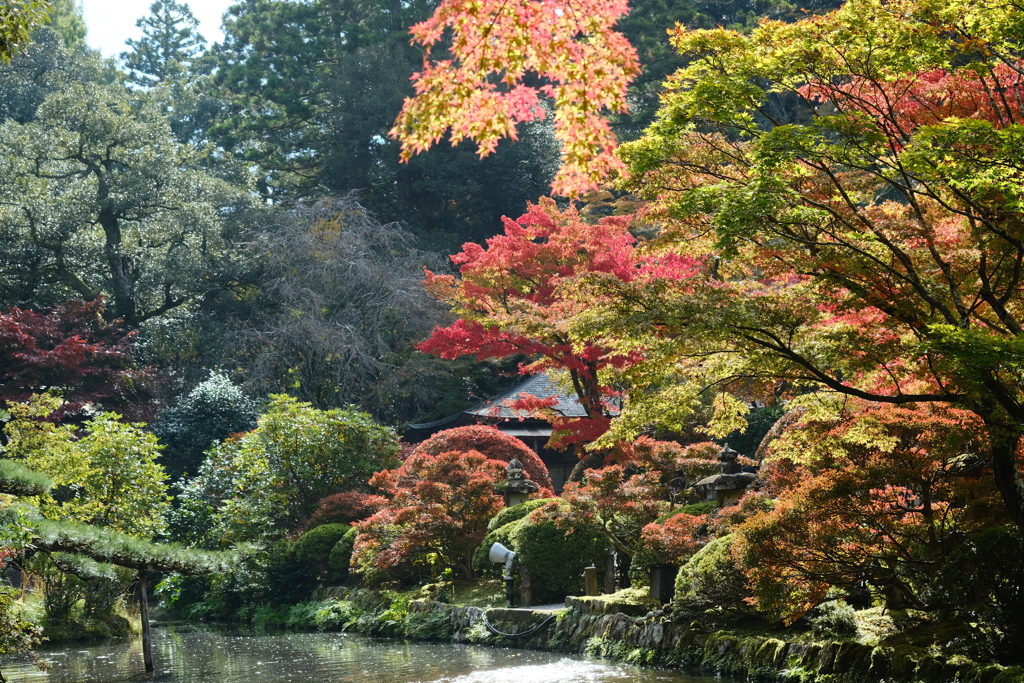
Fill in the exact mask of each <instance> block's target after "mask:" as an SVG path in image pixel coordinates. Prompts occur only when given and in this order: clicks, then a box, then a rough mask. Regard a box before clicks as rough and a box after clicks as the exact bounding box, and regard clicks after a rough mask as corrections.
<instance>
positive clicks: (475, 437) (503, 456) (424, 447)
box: [416, 425, 553, 495]
mask: <svg viewBox="0 0 1024 683" xmlns="http://www.w3.org/2000/svg"><path fill="white" fill-rule="evenodd" d="M448 451H461V452H466V451H477V452H479V453H483V454H484V455H486V456H487V457H488V458H489V459H490V460H501V461H502V462H512V459H513V458H515V459H516V460H518V461H519V462H520V464H522V466H523V474H525V475H526V478H527V479H529V480H531V481H533V482H534V483H536V484H537V485H538V486H540V487H541V493H542V494H544V493H545V492H546V493H547V495H553V491H552V484H551V477H550V475H549V474H548V468H547V466H546V465H545V464H544V461H543V460H541V459H540V457H539V456H538V455H537V454H536V453H534V452H533V451H532V450H530V449H529V448H528V447H527V446H526V444H524V443H523V442H522V441H520V440H519V439H517V438H516V437H514V436H509V435H508V434H504V433H502V432H501V431H499V430H498V429H496V428H495V427H490V426H487V425H472V426H468V427H456V428H454V429H445V430H443V431H440V432H437V433H436V434H434V435H433V436H431V437H430V438H429V439H427V440H426V441H423V442H421V443H419V444H417V445H416V452H417V453H426V454H427V455H441V454H442V453H447V452H448Z"/></svg>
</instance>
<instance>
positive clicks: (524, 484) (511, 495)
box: [494, 458, 540, 507]
mask: <svg viewBox="0 0 1024 683" xmlns="http://www.w3.org/2000/svg"><path fill="white" fill-rule="evenodd" d="M539 490H540V486H538V485H537V484H536V482H532V481H530V480H529V479H527V478H526V475H525V474H523V463H521V462H519V459H518V458H512V461H511V462H509V464H508V467H506V468H505V481H500V482H498V483H497V484H496V485H495V487H494V492H495V493H497V494H498V495H499V496H504V497H505V507H512V506H513V505H519V503H525V502H526V501H527V499H529V497H530V495H531V494H533V493H536V492H537V491H539Z"/></svg>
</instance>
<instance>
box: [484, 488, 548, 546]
mask: <svg viewBox="0 0 1024 683" xmlns="http://www.w3.org/2000/svg"><path fill="white" fill-rule="evenodd" d="M558 500H559V499H558V498H541V499H540V500H528V501H526V502H525V503H520V504H519V505H513V506H512V507H507V508H502V509H501V511H500V512H498V514H496V515H494V517H492V518H491V521H490V522H488V523H487V530H488V531H494V530H495V529H500V528H501V527H503V526H505V525H506V524H511V523H512V522H518V521H519V520H521V519H522V518H523V517H525V516H526V515H528V514H530V513H531V512H533V511H534V510H536V509H537V508H542V507H544V506H545V505H547V504H548V503H557V502H558ZM488 547H489V546H488Z"/></svg>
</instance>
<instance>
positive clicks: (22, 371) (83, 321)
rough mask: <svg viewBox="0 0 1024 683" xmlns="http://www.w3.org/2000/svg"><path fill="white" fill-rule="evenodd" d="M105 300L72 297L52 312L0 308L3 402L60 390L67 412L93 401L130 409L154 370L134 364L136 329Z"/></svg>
mask: <svg viewBox="0 0 1024 683" xmlns="http://www.w3.org/2000/svg"><path fill="white" fill-rule="evenodd" d="M103 310H104V299H103V298H98V299H96V300H94V301H88V302H86V301H81V300H78V299H69V300H68V301H65V302H64V303H62V304H60V305H58V306H55V307H54V308H52V309H50V310H49V311H45V312H41V313H40V312H36V311H31V310H27V309H21V308H17V307H13V308H10V309H9V310H7V311H6V312H0V401H24V400H27V399H28V397H29V396H31V395H32V394H37V393H41V392H44V391H58V392H60V394H61V396H62V397H63V399H64V401H65V405H64V406H63V407H62V410H61V413H62V414H68V413H72V412H75V411H77V410H79V409H80V408H81V407H82V406H84V405H86V404H88V403H96V404H99V405H101V406H103V407H104V408H119V409H120V412H125V411H124V407H125V405H126V404H127V402H128V401H127V398H128V395H129V393H130V392H133V391H134V390H135V389H137V386H138V383H139V381H140V380H142V379H145V378H146V377H147V376H148V375H149V371H148V370H138V369H134V368H132V367H131V363H130V359H129V356H128V351H129V348H130V346H131V342H132V337H133V336H134V334H135V333H134V332H125V331H124V329H123V328H122V327H121V326H120V325H119V324H118V323H117V322H116V321H115V322H107V321H105V320H104V319H103V317H102V316H101V314H102V312H103Z"/></svg>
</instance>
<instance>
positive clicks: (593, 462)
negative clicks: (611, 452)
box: [569, 446, 604, 482]
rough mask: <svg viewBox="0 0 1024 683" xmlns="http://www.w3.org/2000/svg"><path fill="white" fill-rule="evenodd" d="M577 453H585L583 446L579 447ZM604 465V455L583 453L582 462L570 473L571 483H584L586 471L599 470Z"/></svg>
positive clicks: (590, 452)
mask: <svg viewBox="0 0 1024 683" xmlns="http://www.w3.org/2000/svg"><path fill="white" fill-rule="evenodd" d="M577 451H583V447H582V446H577ZM603 464H604V453H599V452H594V451H589V452H588V451H583V453H582V454H580V461H579V462H578V463H576V466H575V467H573V468H572V472H570V473H569V481H577V482H578V481H583V473H584V472H585V471H586V470H592V469H597V468H599V467H601V466H602V465H603Z"/></svg>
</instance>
